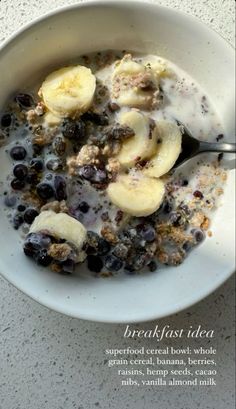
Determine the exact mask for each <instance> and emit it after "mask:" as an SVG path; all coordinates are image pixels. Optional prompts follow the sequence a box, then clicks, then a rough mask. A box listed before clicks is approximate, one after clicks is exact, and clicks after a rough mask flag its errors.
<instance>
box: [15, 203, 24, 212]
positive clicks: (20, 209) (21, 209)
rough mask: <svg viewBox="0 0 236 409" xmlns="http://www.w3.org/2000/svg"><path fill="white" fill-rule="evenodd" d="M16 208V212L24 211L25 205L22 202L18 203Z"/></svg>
mask: <svg viewBox="0 0 236 409" xmlns="http://www.w3.org/2000/svg"><path fill="white" fill-rule="evenodd" d="M17 210H18V212H24V211H25V206H24V205H22V204H19V206H17Z"/></svg>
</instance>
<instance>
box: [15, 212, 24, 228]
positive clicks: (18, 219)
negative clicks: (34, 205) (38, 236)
mask: <svg viewBox="0 0 236 409" xmlns="http://www.w3.org/2000/svg"><path fill="white" fill-rule="evenodd" d="M23 222H24V219H23V217H22V215H21V214H16V215H15V217H14V219H13V226H14V229H15V230H18V229H19V227H20V226H21V224H22V223H23Z"/></svg>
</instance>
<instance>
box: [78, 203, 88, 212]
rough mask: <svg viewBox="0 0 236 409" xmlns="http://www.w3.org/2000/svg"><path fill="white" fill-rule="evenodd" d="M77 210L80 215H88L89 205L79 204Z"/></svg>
mask: <svg viewBox="0 0 236 409" xmlns="http://www.w3.org/2000/svg"><path fill="white" fill-rule="evenodd" d="M78 209H79V210H80V211H81V212H82V213H88V211H89V205H88V203H87V202H81V203H80V204H79V206H78Z"/></svg>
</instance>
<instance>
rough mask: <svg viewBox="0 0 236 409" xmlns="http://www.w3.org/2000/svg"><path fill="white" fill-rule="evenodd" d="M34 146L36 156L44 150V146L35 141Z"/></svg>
mask: <svg viewBox="0 0 236 409" xmlns="http://www.w3.org/2000/svg"><path fill="white" fill-rule="evenodd" d="M32 148H33V155H34V156H37V155H40V153H41V152H42V150H43V146H41V145H37V144H36V143H34V144H33V145H32Z"/></svg>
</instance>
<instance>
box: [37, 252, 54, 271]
mask: <svg viewBox="0 0 236 409" xmlns="http://www.w3.org/2000/svg"><path fill="white" fill-rule="evenodd" d="M36 261H37V263H38V264H40V265H41V266H43V267H47V266H49V264H51V262H52V257H50V256H49V255H48V253H47V250H46V249H43V250H41V251H40V252H39V254H38V256H37V257H36Z"/></svg>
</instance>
